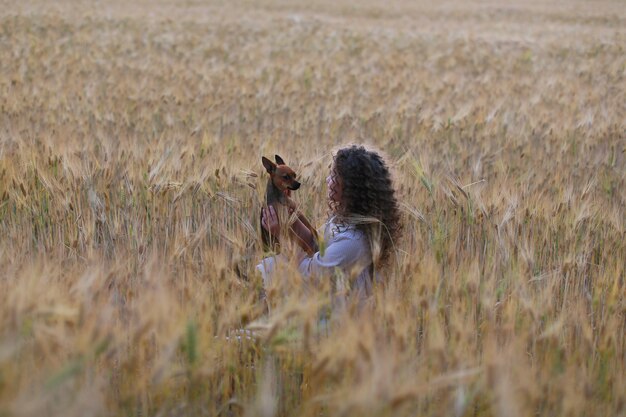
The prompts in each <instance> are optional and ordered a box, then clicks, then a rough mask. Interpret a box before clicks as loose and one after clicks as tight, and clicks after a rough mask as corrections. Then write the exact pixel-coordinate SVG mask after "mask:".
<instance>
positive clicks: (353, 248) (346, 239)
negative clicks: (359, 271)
mask: <svg viewBox="0 0 626 417" xmlns="http://www.w3.org/2000/svg"><path fill="white" fill-rule="evenodd" d="M366 250H367V247H366V244H365V239H364V238H363V237H361V236H354V235H347V236H345V235H337V236H335V237H334V238H333V239H332V240H331V241H330V242H329V243H328V247H327V248H326V250H325V251H324V254H323V255H322V254H321V253H320V252H317V253H315V254H314V255H313V256H311V257H307V258H304V259H303V260H302V261H301V262H300V265H299V267H298V269H299V271H300V273H301V274H302V275H303V276H304V277H306V278H310V277H317V278H319V277H321V276H324V275H330V274H332V273H333V272H334V271H335V269H336V268H340V269H342V270H343V271H346V272H347V271H348V270H349V268H351V267H352V266H354V265H356V264H357V263H361V262H362V261H363V260H364V258H365V257H366V256H367V252H366Z"/></svg>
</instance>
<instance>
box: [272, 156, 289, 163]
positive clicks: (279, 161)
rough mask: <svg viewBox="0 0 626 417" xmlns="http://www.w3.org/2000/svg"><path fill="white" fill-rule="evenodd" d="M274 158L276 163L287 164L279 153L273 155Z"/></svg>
mask: <svg viewBox="0 0 626 417" xmlns="http://www.w3.org/2000/svg"><path fill="white" fill-rule="evenodd" d="M274 160H275V161H276V163H277V164H278V165H287V164H285V161H283V158H281V157H280V155H274Z"/></svg>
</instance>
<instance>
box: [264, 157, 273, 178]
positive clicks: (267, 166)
mask: <svg viewBox="0 0 626 417" xmlns="http://www.w3.org/2000/svg"><path fill="white" fill-rule="evenodd" d="M261 161H262V162H263V166H264V167H265V169H266V170H267V172H269V173H270V174H272V173H273V172H274V171H276V164H275V163H273V162H272V161H270V160H269V159H267V158H266V157H262V158H261Z"/></svg>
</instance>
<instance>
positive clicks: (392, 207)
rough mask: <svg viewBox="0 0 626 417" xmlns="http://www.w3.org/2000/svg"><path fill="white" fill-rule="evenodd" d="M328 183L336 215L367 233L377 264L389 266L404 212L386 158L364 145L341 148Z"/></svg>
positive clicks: (330, 200) (329, 196)
mask: <svg viewBox="0 0 626 417" xmlns="http://www.w3.org/2000/svg"><path fill="white" fill-rule="evenodd" d="M326 182H327V185H328V199H329V206H330V209H331V211H332V212H333V214H334V215H335V216H337V217H338V218H339V220H341V221H345V222H352V223H355V225H356V227H357V228H358V229H361V230H363V231H364V232H365V233H366V235H367V236H368V238H369V239H370V245H371V246H372V247H373V251H372V255H373V256H372V257H373V259H374V262H375V264H376V265H377V266H379V265H380V266H383V265H385V264H386V263H387V261H388V260H389V257H390V255H391V251H392V250H393V244H394V241H395V240H396V239H397V238H398V237H399V234H400V213H399V209H398V202H397V200H396V197H395V191H394V188H393V184H392V181H391V173H390V172H389V168H388V167H387V165H386V164H385V161H384V160H383V158H382V157H381V156H380V155H379V153H378V152H375V151H372V150H368V149H366V148H364V147H363V146H358V145H352V146H348V147H345V148H341V149H339V150H338V151H337V153H336V154H335V155H334V157H333V165H332V168H331V172H330V174H329V176H328V178H327V179H326Z"/></svg>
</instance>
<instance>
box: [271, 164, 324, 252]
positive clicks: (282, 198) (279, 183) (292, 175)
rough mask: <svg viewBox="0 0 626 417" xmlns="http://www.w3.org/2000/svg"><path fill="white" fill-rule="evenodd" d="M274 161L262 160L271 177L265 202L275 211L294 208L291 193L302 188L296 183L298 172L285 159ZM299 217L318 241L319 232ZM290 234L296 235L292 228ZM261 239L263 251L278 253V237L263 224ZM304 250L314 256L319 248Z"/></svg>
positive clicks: (303, 218) (299, 215)
mask: <svg viewBox="0 0 626 417" xmlns="http://www.w3.org/2000/svg"><path fill="white" fill-rule="evenodd" d="M274 159H275V161H276V163H274V162H272V161H270V160H269V159H267V158H266V157H262V158H261V161H262V162H263V166H264V167H265V170H266V171H267V173H268V174H269V175H270V177H269V179H268V180H267V189H266V191H265V202H266V204H267V206H268V207H269V206H273V207H274V209H275V210H277V209H278V206H279V205H282V206H285V207H293V203H292V202H291V201H290V199H289V195H290V194H291V191H295V190H297V189H299V188H300V183H299V182H298V181H296V176H297V175H296V172H295V171H294V170H293V169H291V167H289V166H288V165H287V164H285V161H283V158H281V157H280V156H278V155H274ZM290 203H291V204H290ZM297 217H298V219H299V220H300V221H301V222H302V223H303V224H304V225H305V226H306V227H307V228H308V229H309V230H310V231H311V233H312V234H313V236H314V237H315V240H316V241H317V232H316V231H315V229H314V228H313V227H312V226H311V224H310V223H309V221H308V220H307V219H306V217H304V216H303V215H302V214H301V213H300V212H299V211H297ZM289 232H290V233H291V234H294V233H293V231H292V230H291V228H290V230H289ZM261 238H262V240H263V249H264V250H265V251H277V249H278V247H279V242H278V237H277V236H272V235H271V234H270V233H269V232H268V231H267V230H265V229H264V228H263V225H262V224H261ZM301 246H302V245H301ZM303 249H304V250H305V251H306V252H307V254H309V255H312V254H313V253H315V251H316V250H317V248H310V247H308V246H307V245H304V247H303Z"/></svg>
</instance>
